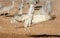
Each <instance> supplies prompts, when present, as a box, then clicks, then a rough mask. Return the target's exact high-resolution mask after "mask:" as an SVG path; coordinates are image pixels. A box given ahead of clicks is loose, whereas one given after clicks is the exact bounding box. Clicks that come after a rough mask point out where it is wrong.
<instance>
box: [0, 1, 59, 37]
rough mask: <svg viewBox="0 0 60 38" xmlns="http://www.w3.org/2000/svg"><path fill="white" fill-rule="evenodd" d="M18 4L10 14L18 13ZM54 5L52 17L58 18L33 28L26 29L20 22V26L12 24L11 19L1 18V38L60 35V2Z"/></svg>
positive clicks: (35, 25) (5, 3) (34, 25)
mask: <svg viewBox="0 0 60 38" xmlns="http://www.w3.org/2000/svg"><path fill="white" fill-rule="evenodd" d="M3 1H4V0H3ZM0 3H2V0H0ZM3 3H4V5H9V4H10V3H9V2H3ZM8 3H9V4H8ZM17 3H18V2H17ZM17 3H16V4H15V7H14V8H13V9H12V10H11V11H10V13H13V14H14V13H15V12H17V11H18V10H17V9H18V8H17ZM41 4H42V2H41ZM52 5H53V11H52V15H54V16H55V17H56V18H55V19H52V20H49V21H46V22H42V23H38V24H32V25H31V27H29V28H27V29H26V28H24V27H23V23H20V22H19V23H18V24H15V23H13V24H11V23H10V20H11V17H5V16H0V33H1V34H0V37H1V38H25V37H23V36H26V35H25V34H27V35H42V34H48V35H60V0H52ZM24 12H26V8H25V9H24ZM16 25H17V27H15V26H16ZM26 38H28V37H26Z"/></svg>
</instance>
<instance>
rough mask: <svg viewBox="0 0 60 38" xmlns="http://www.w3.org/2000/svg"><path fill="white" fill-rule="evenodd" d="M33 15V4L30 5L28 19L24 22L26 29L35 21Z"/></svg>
mask: <svg viewBox="0 0 60 38" xmlns="http://www.w3.org/2000/svg"><path fill="white" fill-rule="evenodd" d="M33 13H34V5H33V4H30V8H29V11H28V14H27V15H28V16H29V17H28V18H27V19H25V21H24V27H25V28H27V27H28V26H29V27H30V25H31V24H32V20H33Z"/></svg>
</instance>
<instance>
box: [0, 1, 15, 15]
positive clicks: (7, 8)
mask: <svg viewBox="0 0 60 38" xmlns="http://www.w3.org/2000/svg"><path fill="white" fill-rule="evenodd" d="M14 3H15V1H14V0H13V1H12V5H11V6H7V7H3V8H1V9H0V14H4V12H5V11H7V13H9V11H10V10H11V9H12V8H13V7H14Z"/></svg>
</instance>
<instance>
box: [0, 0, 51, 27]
mask: <svg viewBox="0 0 60 38" xmlns="http://www.w3.org/2000/svg"><path fill="white" fill-rule="evenodd" d="M23 1H24V0H22V2H21V4H20V5H19V8H20V9H19V11H18V12H17V14H15V15H14V16H12V17H11V20H10V22H11V23H12V24H13V23H18V21H22V22H23V24H24V27H25V28H27V27H30V26H31V24H36V23H40V22H43V21H47V20H49V19H52V17H51V12H52V4H51V0H45V3H44V5H42V7H41V8H39V10H38V12H36V13H37V14H34V13H35V12H34V11H35V7H34V6H35V5H36V4H38V3H39V1H40V0H25V1H26V3H27V4H29V10H28V11H27V14H24V13H23V8H24V6H25V5H24V2H23ZM11 2H12V5H10V6H7V7H2V5H1V4H0V15H2V14H4V12H5V11H6V12H7V13H8V14H9V12H10V10H11V9H13V7H14V3H15V0H12V1H11Z"/></svg>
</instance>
